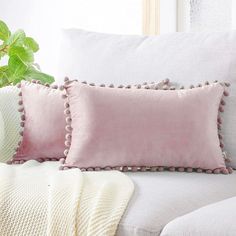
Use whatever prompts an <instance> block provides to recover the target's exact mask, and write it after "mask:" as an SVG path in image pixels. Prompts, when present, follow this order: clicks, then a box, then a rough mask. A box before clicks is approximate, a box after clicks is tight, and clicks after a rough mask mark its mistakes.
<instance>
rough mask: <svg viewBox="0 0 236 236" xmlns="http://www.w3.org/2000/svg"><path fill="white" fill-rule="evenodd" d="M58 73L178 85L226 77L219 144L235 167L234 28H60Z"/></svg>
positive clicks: (108, 80) (98, 80) (94, 79)
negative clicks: (149, 32)
mask: <svg viewBox="0 0 236 236" xmlns="http://www.w3.org/2000/svg"><path fill="white" fill-rule="evenodd" d="M61 48H62V54H61V56H60V61H61V62H60V63H59V68H58V71H59V76H60V77H62V76H63V77H64V76H65V75H68V76H71V78H79V79H80V80H87V81H91V82H95V83H114V84H120V83H121V84H122V83H125V84H127V83H140V82H142V81H147V82H151V81H155V80H158V79H163V78H170V80H171V81H172V82H176V83H177V84H179V85H184V86H189V85H191V84H195V85H197V84H198V83H200V82H202V81H207V80H208V81H211V82H212V81H215V80H218V81H229V82H230V83H231V91H230V94H231V96H230V97H229V98H228V99H227V101H226V102H227V107H226V109H225V113H224V114H223V120H224V127H223V128H222V133H223V135H224V138H225V147H226V150H227V151H228V154H229V155H230V156H231V159H232V160H231V164H232V165H233V166H234V167H235V168H236V139H235V136H236V32H235V31H232V32H218V33H173V34H166V35H162V36H121V35H110V34H101V33H93V32H86V31H83V30H77V29H70V30H65V31H64V32H63V39H62V46H61Z"/></svg>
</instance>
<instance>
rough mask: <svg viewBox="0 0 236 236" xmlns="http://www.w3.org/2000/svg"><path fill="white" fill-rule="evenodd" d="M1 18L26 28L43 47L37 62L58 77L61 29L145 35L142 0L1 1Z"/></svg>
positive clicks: (11, 26)
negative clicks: (143, 30)
mask: <svg viewBox="0 0 236 236" xmlns="http://www.w3.org/2000/svg"><path fill="white" fill-rule="evenodd" d="M0 12H1V15H0V18H1V19H2V20H4V21H5V22H6V23H7V24H8V25H9V26H10V28H11V29H13V30H16V29H18V28H22V29H24V30H25V31H26V33H27V34H29V35H31V36H33V37H35V39H36V40H37V41H38V42H39V44H40V48H41V49H40V51H39V53H38V55H37V58H36V59H37V61H38V62H39V64H40V65H41V68H42V69H43V70H44V71H45V72H48V73H51V74H56V73H55V69H54V68H55V65H56V64H55V63H54V62H55V57H56V55H57V50H55V48H56V45H57V42H58V35H59V32H60V29H61V28H72V27H75V28H82V29H87V30H92V31H99V32H107V33H118V34H141V33H142V0H0Z"/></svg>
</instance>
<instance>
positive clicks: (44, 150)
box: [13, 81, 66, 163]
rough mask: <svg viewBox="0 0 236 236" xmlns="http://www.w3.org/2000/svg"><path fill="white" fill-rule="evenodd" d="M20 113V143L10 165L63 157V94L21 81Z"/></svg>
mask: <svg viewBox="0 0 236 236" xmlns="http://www.w3.org/2000/svg"><path fill="white" fill-rule="evenodd" d="M20 87H21V92H20V94H19V96H20V98H21V99H20V101H19V105H20V108H19V111H20V112H21V113H22V115H21V118H22V122H21V126H22V127H23V131H22V132H21V135H22V136H23V137H22V141H21V142H20V143H19V147H18V148H17V150H16V154H15V155H14V158H13V162H14V163H21V162H23V161H26V160H30V159H35V160H38V161H45V160H58V159H59V158H62V157H64V149H65V144H64V142H65V140H64V139H65V135H66V131H65V125H66V122H65V117H64V100H63V98H62V91H60V90H59V89H57V86H56V87H49V86H44V85H41V84H37V83H30V82H26V81H23V82H21V86H20Z"/></svg>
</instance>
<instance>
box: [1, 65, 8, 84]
mask: <svg viewBox="0 0 236 236" xmlns="http://www.w3.org/2000/svg"><path fill="white" fill-rule="evenodd" d="M9 84H10V83H9V81H8V66H1V67H0V87H4V86H7V85H9Z"/></svg>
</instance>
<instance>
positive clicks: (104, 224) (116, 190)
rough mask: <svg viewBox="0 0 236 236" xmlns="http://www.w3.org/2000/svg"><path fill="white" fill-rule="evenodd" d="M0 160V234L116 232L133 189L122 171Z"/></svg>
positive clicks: (80, 235)
mask: <svg viewBox="0 0 236 236" xmlns="http://www.w3.org/2000/svg"><path fill="white" fill-rule="evenodd" d="M58 167H59V163H57V162H45V163H41V164H40V163H38V162H36V161H28V162H26V163H25V164H22V165H15V166H9V165H6V164H0V235H1V236H13V235H14V236H16V235H17V236H21V235H22V236H26V235H27V236H31V235H32V236H35V235H40V236H43V235H48V236H73V235H76V236H77V235H78V236H87V235H88V236H97V235H101V236H112V235H115V232H116V229H117V226H118V223H119V221H120V219H121V217H122V215H123V213H124V211H125V209H126V206H127V204H128V202H129V199H130V198H131V195H132V193H133V189H134V186H133V183H132V182H131V180H130V179H129V178H128V177H127V176H125V175H124V174H122V173H120V172H118V171H106V172H104V171H103V172H81V171H80V170H79V169H71V170H65V171H59V170H58Z"/></svg>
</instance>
